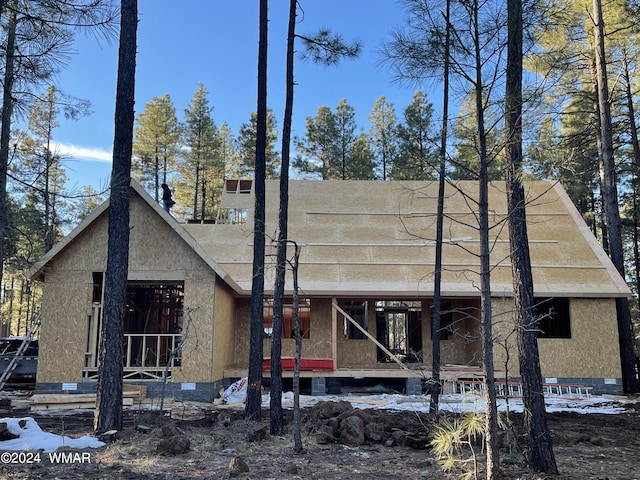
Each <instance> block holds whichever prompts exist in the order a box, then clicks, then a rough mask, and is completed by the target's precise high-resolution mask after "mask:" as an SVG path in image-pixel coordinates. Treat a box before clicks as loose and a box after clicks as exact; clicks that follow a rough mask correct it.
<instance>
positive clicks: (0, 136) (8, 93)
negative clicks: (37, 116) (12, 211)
mask: <svg viewBox="0 0 640 480" xmlns="http://www.w3.org/2000/svg"><path fill="white" fill-rule="evenodd" d="M6 42H7V43H6V51H5V66H4V82H3V84H4V85H3V90H2V126H1V127H0V284H2V277H3V275H4V260H5V258H4V257H5V244H4V242H5V238H6V236H7V233H8V232H7V228H8V224H7V213H8V212H7V170H8V168H9V142H10V141H11V117H12V115H13V95H12V90H13V82H14V78H13V75H14V67H15V47H16V11H15V9H11V10H10V11H9V19H8V26H7V40H6ZM0 315H1V314H0ZM3 323H4V320H3ZM2 326H4V325H2Z"/></svg>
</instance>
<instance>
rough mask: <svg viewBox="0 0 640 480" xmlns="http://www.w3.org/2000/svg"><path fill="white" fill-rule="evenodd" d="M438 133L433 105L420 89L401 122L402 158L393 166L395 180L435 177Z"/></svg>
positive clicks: (400, 146)
mask: <svg viewBox="0 0 640 480" xmlns="http://www.w3.org/2000/svg"><path fill="white" fill-rule="evenodd" d="M436 141H437V137H436V136H435V132H434V127H433V105H432V104H431V103H430V102H429V101H428V100H427V96H426V95H425V93H424V92H422V91H420V90H418V91H417V92H415V93H414V95H413V102H412V103H411V104H410V105H409V106H407V108H406V109H405V111H404V122H403V123H401V124H400V125H399V126H398V143H399V146H398V158H397V159H396V161H395V162H394V164H393V165H392V167H391V172H390V174H389V178H391V179H393V180H431V179H433V178H435V176H434V168H435V166H436V165H437V162H438V155H437V150H436V148H435V145H436Z"/></svg>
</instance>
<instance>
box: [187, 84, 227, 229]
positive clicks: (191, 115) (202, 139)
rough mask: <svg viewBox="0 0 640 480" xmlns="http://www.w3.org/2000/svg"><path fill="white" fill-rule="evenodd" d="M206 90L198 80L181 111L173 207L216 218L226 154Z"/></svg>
mask: <svg viewBox="0 0 640 480" xmlns="http://www.w3.org/2000/svg"><path fill="white" fill-rule="evenodd" d="M207 93H208V92H207V90H206V89H205V88H204V85H203V84H199V86H198V90H197V91H196V92H195V94H194V96H193V99H192V100H191V104H190V105H189V107H188V108H186V109H185V111H184V117H185V121H184V124H183V127H182V155H181V160H182V161H180V162H179V163H178V165H177V171H178V174H179V177H180V179H179V180H178V181H176V182H174V183H175V184H176V188H175V190H174V197H175V199H176V201H177V205H176V208H175V210H176V211H178V212H180V211H181V210H182V212H181V213H182V214H183V215H184V216H185V217H186V216H190V217H191V218H193V219H198V218H199V219H213V218H215V215H216V212H217V208H218V202H219V195H220V193H221V190H222V182H223V179H224V170H225V157H224V154H223V152H222V148H221V145H222V141H221V139H220V134H219V132H218V128H217V126H216V124H215V121H214V120H213V117H212V112H213V108H212V107H211V106H210V104H209V99H208V98H207Z"/></svg>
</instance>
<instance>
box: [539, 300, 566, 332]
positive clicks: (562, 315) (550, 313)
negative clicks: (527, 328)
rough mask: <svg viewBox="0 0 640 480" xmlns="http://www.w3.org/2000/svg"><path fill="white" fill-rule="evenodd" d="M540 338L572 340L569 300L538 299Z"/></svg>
mask: <svg viewBox="0 0 640 480" xmlns="http://www.w3.org/2000/svg"><path fill="white" fill-rule="evenodd" d="M535 315H536V318H537V319H538V330H537V334H538V338H571V315H570V313H569V299H568V298H536V307H535Z"/></svg>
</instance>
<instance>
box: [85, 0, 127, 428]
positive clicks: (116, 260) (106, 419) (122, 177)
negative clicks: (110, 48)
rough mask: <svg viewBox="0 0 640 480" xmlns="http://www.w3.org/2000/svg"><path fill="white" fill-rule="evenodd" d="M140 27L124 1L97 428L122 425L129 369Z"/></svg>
mask: <svg viewBox="0 0 640 480" xmlns="http://www.w3.org/2000/svg"><path fill="white" fill-rule="evenodd" d="M137 28H138V2H137V0H122V2H121V4H120V48H119V51H118V80H117V87H116V111H115V129H114V138H113V167H112V170H111V194H110V196H109V219H108V240H107V271H106V274H105V286H104V288H105V295H104V309H103V318H102V328H101V332H100V351H99V360H100V369H99V372H98V373H99V376H98V385H97V389H96V392H97V396H96V409H95V417H94V430H95V432H96V433H104V432H106V431H109V430H121V429H122V390H123V368H124V366H123V356H124V352H123V347H122V338H123V336H124V314H125V307H126V292H127V273H128V264H129V228H130V227H129V194H130V193H129V191H130V188H131V186H130V185H131V156H132V150H133V124H134V103H135V101H134V98H135V71H136V49H137V40H136V39H137Z"/></svg>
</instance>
